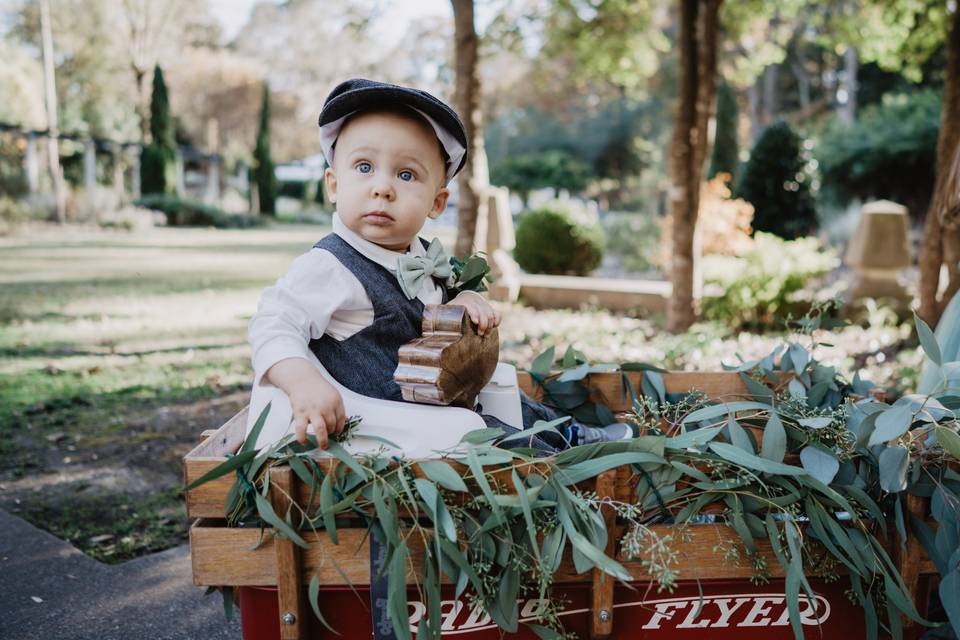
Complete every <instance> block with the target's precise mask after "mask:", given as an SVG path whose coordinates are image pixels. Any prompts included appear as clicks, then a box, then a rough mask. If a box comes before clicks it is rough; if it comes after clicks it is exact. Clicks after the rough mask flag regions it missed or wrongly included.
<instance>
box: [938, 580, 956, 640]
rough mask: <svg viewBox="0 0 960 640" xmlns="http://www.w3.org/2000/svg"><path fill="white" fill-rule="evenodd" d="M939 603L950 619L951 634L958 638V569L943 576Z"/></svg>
mask: <svg viewBox="0 0 960 640" xmlns="http://www.w3.org/2000/svg"><path fill="white" fill-rule="evenodd" d="M939 594H940V602H942V603H943V609H944V611H946V612H947V617H948V618H949V619H950V626H951V627H953V632H954V633H955V634H956V635H957V636H960V567H954V569H953V571H951V572H950V573H948V574H947V575H945V576H943V579H942V580H941V581H940V587H939Z"/></svg>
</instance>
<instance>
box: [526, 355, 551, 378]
mask: <svg viewBox="0 0 960 640" xmlns="http://www.w3.org/2000/svg"><path fill="white" fill-rule="evenodd" d="M554 353H555V349H554V348H553V347H550V348H549V349H547V350H546V351H544V352H543V353H541V354H540V355H538V356H537V357H536V358H534V359H533V364H532V365H530V373H533V374H536V375H537V376H539V377H540V378H541V379H543V378H546V377H547V376H548V375H550V369H551V368H552V367H553V360H554Z"/></svg>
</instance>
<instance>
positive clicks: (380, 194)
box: [371, 183, 395, 200]
mask: <svg viewBox="0 0 960 640" xmlns="http://www.w3.org/2000/svg"><path fill="white" fill-rule="evenodd" d="M371 195H373V197H374V198H386V199H387V200H393V197H394V195H395V194H394V191H393V187H391V186H390V185H389V184H387V183H378V184H375V185H373V191H372V194H371Z"/></svg>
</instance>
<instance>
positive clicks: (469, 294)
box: [447, 291, 500, 336]
mask: <svg viewBox="0 0 960 640" xmlns="http://www.w3.org/2000/svg"><path fill="white" fill-rule="evenodd" d="M447 304H452V305H458V306H461V307H466V309H467V315H469V316H470V320H471V321H472V322H473V324H475V325H477V333H478V334H479V335H481V336H483V335H486V334H487V331H490V330H492V329H493V328H494V327H499V326H500V314H499V313H497V310H496V309H494V308H493V307H491V306H490V303H489V302H487V301H486V300H485V299H483V297H481V296H480V295H479V294H477V293H474V292H473V291H464V292H462V293H461V294H460V295H458V296H457V297H456V298H454V299H453V300H451V301H450V302H448V303H447Z"/></svg>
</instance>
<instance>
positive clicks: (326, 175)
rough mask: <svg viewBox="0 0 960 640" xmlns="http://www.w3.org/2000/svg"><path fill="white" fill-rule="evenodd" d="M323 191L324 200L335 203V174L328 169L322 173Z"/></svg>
mask: <svg viewBox="0 0 960 640" xmlns="http://www.w3.org/2000/svg"><path fill="white" fill-rule="evenodd" d="M323 190H324V194H323V196H324V200H326V201H327V202H329V203H331V204H335V203H336V202H337V174H335V173H334V172H333V169H331V168H330V167H327V168H326V169H325V170H324V172H323Z"/></svg>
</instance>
